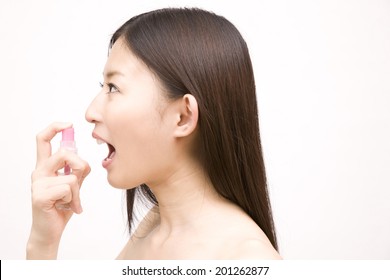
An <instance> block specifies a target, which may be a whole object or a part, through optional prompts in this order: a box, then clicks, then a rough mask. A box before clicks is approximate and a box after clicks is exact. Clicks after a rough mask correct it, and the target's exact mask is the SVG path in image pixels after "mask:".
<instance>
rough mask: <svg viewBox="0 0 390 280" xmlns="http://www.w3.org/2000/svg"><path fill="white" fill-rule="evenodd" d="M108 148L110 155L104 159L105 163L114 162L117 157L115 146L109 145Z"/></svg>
mask: <svg viewBox="0 0 390 280" xmlns="http://www.w3.org/2000/svg"><path fill="white" fill-rule="evenodd" d="M107 146H108V155H107V157H106V158H105V159H104V161H108V160H112V159H113V158H114V156H115V148H114V146H113V145H111V144H109V143H107Z"/></svg>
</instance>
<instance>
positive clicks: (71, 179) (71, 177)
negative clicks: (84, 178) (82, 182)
mask: <svg viewBox="0 0 390 280" xmlns="http://www.w3.org/2000/svg"><path fill="white" fill-rule="evenodd" d="M68 176H69V183H70V184H76V183H77V182H78V179H77V176H76V175H74V174H70V175H68Z"/></svg>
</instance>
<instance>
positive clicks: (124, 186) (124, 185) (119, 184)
mask: <svg viewBox="0 0 390 280" xmlns="http://www.w3.org/2000/svg"><path fill="white" fill-rule="evenodd" d="M107 181H108V183H109V184H110V185H111V186H112V187H114V188H116V189H121V190H131V189H134V188H136V187H138V186H140V185H141V184H136V183H134V184H132V183H131V182H129V181H128V180H123V178H118V177H115V176H113V174H108V175H107Z"/></svg>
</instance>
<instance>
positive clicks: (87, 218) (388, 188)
mask: <svg viewBox="0 0 390 280" xmlns="http://www.w3.org/2000/svg"><path fill="white" fill-rule="evenodd" d="M162 7H199V8H204V9H207V10H211V11H214V12H215V13H217V14H220V15H223V16H225V17H226V18H228V19H229V20H230V21H231V22H233V24H235V25H236V26H237V28H238V29H239V30H240V31H241V33H242V35H243V36H244V38H245V39H246V41H247V43H248V46H249V49H250V52H251V56H252V60H253V65H254V70H255V75H256V83H257V94H258V106H259V110H260V129H261V137H262V143H263V148H264V156H265V163H266V169H267V174H268V180H269V188H270V193H271V202H272V205H273V210H274V216H275V223H276V228H277V234H278V238H279V245H280V252H281V254H282V256H283V257H284V258H285V259H390V109H389V108H390V1H386V0H350V1H347V0H345V1H343V0H324V1H319V0H307V1H304V0H296V1H289V0H272V1H271V0H269V1H245V0H240V1H211V0H206V1H201V0H193V1H190V0H186V1H172V0H171V1H169V0H167V1H135V0H133V1H119V0H109V1H108V0H105V1H96V0H89V1H87V0H77V1H52V0H36V1H29V0H24V1H23V0H0V94H1V101H0V117H1V126H0V131H1V137H0V141H1V142H0V144H1V157H2V159H1V160H0V172H1V177H0V180H1V181H0V258H1V259H23V258H24V257H25V245H26V241H27V238H28V235H29V230H30V225H31V202H30V175H31V172H32V170H33V168H34V165H35V135H36V134H37V133H38V132H39V131H40V130H42V129H43V128H45V127H46V126H47V125H48V124H49V123H51V122H53V121H71V122H73V123H74V127H75V129H76V140H77V145H78V148H79V154H80V156H82V157H83V158H84V159H86V160H87V161H88V162H89V163H90V165H91V167H92V172H91V174H90V176H89V177H88V178H87V179H86V180H85V182H84V184H83V187H82V191H81V196H82V203H83V207H84V213H83V214H82V215H79V216H78V215H75V216H74V217H73V218H72V220H71V221H70V223H69V225H68V227H67V228H66V230H65V232H64V235H63V239H62V243H61V246H60V252H59V258H61V259H113V258H115V257H116V256H117V254H118V253H119V251H120V250H121V248H122V246H123V245H124V244H125V242H126V241H127V239H128V234H127V229H126V217H125V208H124V199H123V198H124V196H123V192H122V191H120V190H117V189H114V188H112V187H111V186H109V184H108V183H107V181H106V171H105V170H104V169H103V168H102V167H101V161H102V159H103V158H104V157H105V156H106V154H107V147H105V146H98V145H97V144H96V142H95V141H94V140H93V139H92V137H91V132H92V129H93V126H92V125H91V124H88V123H87V122H86V121H85V119H84V113H85V110H86V108H87V106H88V104H89V103H90V101H91V100H92V99H93V98H94V96H95V95H96V94H97V92H98V91H99V82H100V81H101V80H102V71H103V67H104V64H105V61H106V57H107V50H108V49H107V48H108V42H109V39H110V35H111V34H112V33H113V32H114V31H115V30H116V29H117V28H118V27H119V26H120V25H121V24H122V23H124V22H125V21H126V20H128V19H129V18H130V17H132V16H134V15H137V14H139V13H141V12H146V11H150V10H153V9H156V8H162ZM58 142H59V139H58V138H56V139H55V140H54V142H53V149H55V150H56V149H57V148H58Z"/></svg>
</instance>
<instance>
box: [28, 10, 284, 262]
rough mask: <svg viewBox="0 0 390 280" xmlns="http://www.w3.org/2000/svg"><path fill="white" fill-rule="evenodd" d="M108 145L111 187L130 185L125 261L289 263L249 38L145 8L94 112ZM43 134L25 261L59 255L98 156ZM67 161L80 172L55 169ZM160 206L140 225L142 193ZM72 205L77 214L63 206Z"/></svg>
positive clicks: (207, 20) (116, 53) (121, 37)
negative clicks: (284, 258)
mask: <svg viewBox="0 0 390 280" xmlns="http://www.w3.org/2000/svg"><path fill="white" fill-rule="evenodd" d="M86 119H87V121H89V122H90V123H92V124H93V125H94V131H93V133H92V136H93V137H94V138H96V139H97V140H98V142H103V143H107V145H108V149H109V153H108V155H107V158H106V159H104V160H103V163H102V165H103V167H104V168H105V169H106V170H107V178H108V181H109V183H110V184H111V185H112V186H113V187H116V188H121V189H124V190H126V192H127V211H128V220H129V230H130V232H131V233H132V235H131V237H130V240H129V242H128V243H127V245H126V246H125V247H124V248H123V250H122V252H121V253H120V254H119V256H118V258H119V259H279V258H280V255H279V254H278V252H277V242H276V237H275V230H274V225H273V218H272V213H271V207H270V203H269V197H268V192H267V185H266V174H265V168H264V162H263V157H262V151H261V143H260V133H259V121H258V115H257V104H256V92H255V82H254V76H253V71H252V65H251V60H250V57H249V53H248V49H247V46H246V43H245V41H244V40H243V38H242V37H241V35H240V33H239V32H238V31H237V29H236V28H235V27H234V26H233V25H232V24H231V23H230V22H229V21H227V20H226V19H225V18H223V17H221V16H217V15H215V14H213V13H210V12H207V11H203V10H200V9H162V10H156V11H152V12H149V13H145V14H141V15H138V16H136V17H134V18H132V19H130V20H129V21H127V22H126V23H125V24H124V25H123V26H121V27H120V28H119V29H118V30H117V31H116V32H115V34H114V35H113V37H112V39H111V44H110V52H109V56H108V60H107V63H106V66H105V68H104V83H103V84H102V90H101V92H100V93H99V94H98V95H97V96H96V98H95V99H94V100H93V101H92V103H91V105H90V106H89V108H88V109H87V112H86ZM70 126H71V124H66V123H54V124H52V125H50V126H49V127H48V128H46V129H45V130H44V131H42V132H41V133H40V134H38V136H37V150H38V155H37V165H36V169H35V170H34V172H33V174H32V205H33V224H32V228H31V235H30V238H29V241H28V246H27V258H30V259H34V258H39V259H44V258H49V259H50V258H56V256H57V250H58V245H59V242H60V239H61V235H62V232H63V230H64V228H65V226H66V223H67V222H68V221H69V219H70V217H71V216H72V213H73V212H75V213H81V212H82V208H81V203H80V198H79V188H80V186H81V184H82V182H83V179H84V178H85V177H86V176H87V175H88V173H89V171H90V168H89V166H88V163H87V162H85V161H83V160H82V159H80V158H79V157H78V156H77V155H75V154H73V153H70V152H68V151H66V150H61V151H59V152H57V153H54V154H52V153H51V146H50V140H51V139H52V138H53V137H54V136H55V135H56V133H58V132H60V131H61V130H63V129H65V128H67V127H70ZM65 164H67V165H69V166H70V167H71V168H72V174H70V175H66V176H57V173H58V172H57V171H58V170H59V169H61V168H62V167H64V166H65ZM138 196H143V197H146V198H147V199H148V200H150V201H151V202H153V203H154V205H155V206H154V207H153V208H152V209H151V210H150V212H149V213H148V214H147V215H146V217H145V218H144V219H143V220H142V221H141V222H140V223H139V224H138V227H137V228H136V229H135V230H133V229H132V226H133V225H134V221H133V208H134V207H136V204H135V198H136V197H138ZM58 203H69V205H70V207H71V210H72V211H66V210H63V209H58V208H57V207H56V206H55V205H56V204H58Z"/></svg>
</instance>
